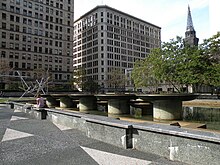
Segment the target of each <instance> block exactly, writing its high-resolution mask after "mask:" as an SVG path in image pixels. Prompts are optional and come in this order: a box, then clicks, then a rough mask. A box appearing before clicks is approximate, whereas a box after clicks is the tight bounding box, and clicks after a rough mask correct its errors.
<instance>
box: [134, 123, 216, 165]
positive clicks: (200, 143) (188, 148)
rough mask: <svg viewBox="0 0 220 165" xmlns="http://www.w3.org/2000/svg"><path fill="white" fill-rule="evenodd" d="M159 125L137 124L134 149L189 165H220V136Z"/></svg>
mask: <svg viewBox="0 0 220 165" xmlns="http://www.w3.org/2000/svg"><path fill="white" fill-rule="evenodd" d="M156 126H158V125H155V124H153V125H148V126H141V127H140V126H138V125H133V127H134V130H133V148H134V149H137V150H139V151H144V152H151V153H154V154H158V155H160V156H164V157H166V158H168V159H170V160H177V161H181V162H185V163H189V164H204V165H207V164H212V165H214V164H216V165H217V164H219V162H220V141H219V140H220V134H219V133H218V134H217V133H208V132H203V131H195V130H190V129H183V128H178V127H174V128H173V126H162V125H160V126H158V127H157V128H155V127H156ZM144 127H145V128H144ZM152 128H154V131H152ZM213 135H214V136H213Z"/></svg>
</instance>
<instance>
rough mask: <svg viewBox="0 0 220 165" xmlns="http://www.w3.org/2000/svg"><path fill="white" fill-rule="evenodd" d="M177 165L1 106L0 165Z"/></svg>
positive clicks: (177, 163) (177, 164)
mask: <svg viewBox="0 0 220 165" xmlns="http://www.w3.org/2000/svg"><path fill="white" fill-rule="evenodd" d="M38 164H39V165H52V164H56V165H149V164H150V165H152V164H156V165H164V164H167V165H168V164H169V165H170V164H171V165H179V164H183V163H180V162H172V161H169V160H167V159H165V158H163V157H160V156H157V155H154V154H150V153H143V152H139V151H137V150H133V149H127V150H126V149H122V148H118V147H115V146H112V145H109V144H106V143H103V142H100V141H97V140H94V139H91V138H88V137H87V136H85V134H83V133H82V132H80V131H78V130H75V129H70V128H68V127H64V126H61V125H55V124H53V123H51V122H50V121H47V120H37V119H33V118H30V117H27V115H26V114H25V113H23V112H20V111H18V110H11V109H9V108H7V106H6V105H4V104H0V165H38Z"/></svg>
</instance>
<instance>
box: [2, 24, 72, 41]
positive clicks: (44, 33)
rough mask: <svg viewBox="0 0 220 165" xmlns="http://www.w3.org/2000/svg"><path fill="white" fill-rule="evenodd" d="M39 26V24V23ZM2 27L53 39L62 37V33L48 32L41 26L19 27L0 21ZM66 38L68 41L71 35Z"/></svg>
mask: <svg viewBox="0 0 220 165" xmlns="http://www.w3.org/2000/svg"><path fill="white" fill-rule="evenodd" d="M40 26H41V25H40ZM2 29H5V30H8V29H9V30H10V31H15V32H23V33H27V34H32V35H37V36H45V37H49V38H55V39H60V40H61V39H63V35H62V34H60V33H54V32H50V31H44V29H43V28H42V30H41V29H39V28H32V27H26V26H23V29H21V26H19V25H14V24H6V23H5V22H2ZM62 29H63V28H62V26H60V27H59V30H60V32H62V31H63V30H62ZM67 33H68V34H69V33H70V29H67ZM66 40H67V41H70V40H71V37H70V35H66Z"/></svg>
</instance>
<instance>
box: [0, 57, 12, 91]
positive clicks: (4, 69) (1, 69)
mask: <svg viewBox="0 0 220 165" xmlns="http://www.w3.org/2000/svg"><path fill="white" fill-rule="evenodd" d="M11 70H12V68H11V67H10V65H9V62H8V61H6V60H4V59H0V88H2V89H4V88H5V87H4V84H5V83H6V82H7V83H9V80H10V77H9V76H8V74H9V72H10V71H11Z"/></svg>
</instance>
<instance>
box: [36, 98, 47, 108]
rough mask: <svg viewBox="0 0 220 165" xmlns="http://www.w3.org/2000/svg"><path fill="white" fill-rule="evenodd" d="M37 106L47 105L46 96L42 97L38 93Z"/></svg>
mask: <svg viewBox="0 0 220 165" xmlns="http://www.w3.org/2000/svg"><path fill="white" fill-rule="evenodd" d="M36 101H37V108H44V107H45V103H44V98H43V97H41V95H37V99H36Z"/></svg>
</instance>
